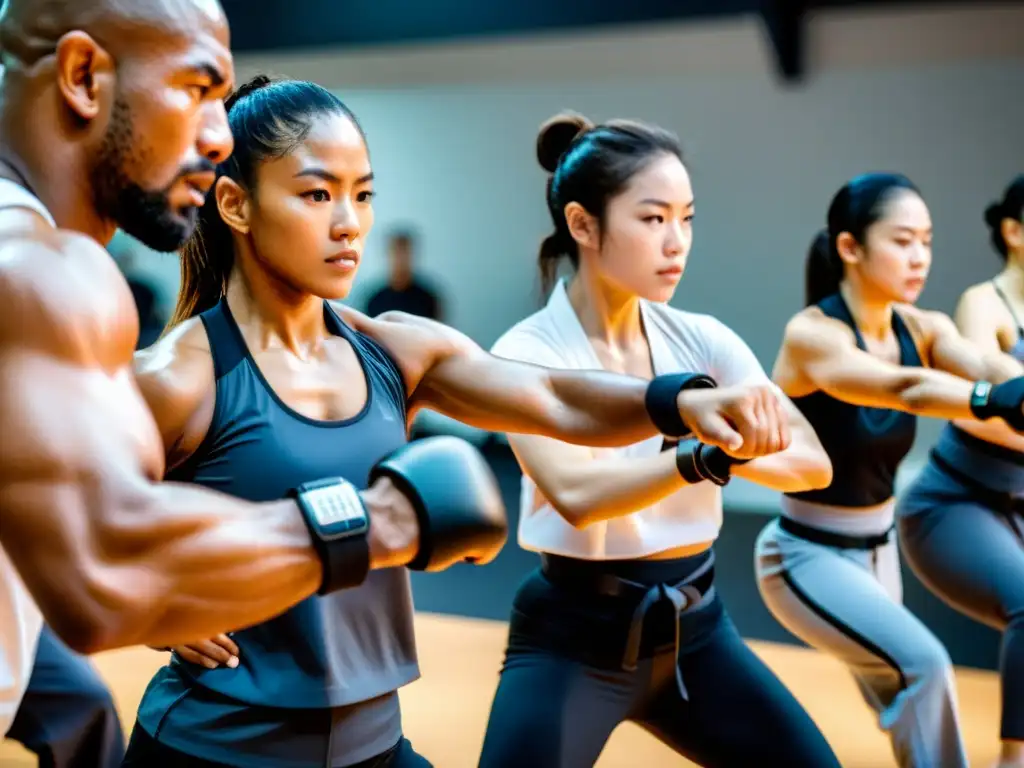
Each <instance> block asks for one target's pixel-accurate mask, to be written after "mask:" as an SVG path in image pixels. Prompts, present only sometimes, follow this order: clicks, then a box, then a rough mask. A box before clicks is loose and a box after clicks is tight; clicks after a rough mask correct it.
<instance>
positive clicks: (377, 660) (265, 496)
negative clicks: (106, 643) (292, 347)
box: [139, 301, 419, 768]
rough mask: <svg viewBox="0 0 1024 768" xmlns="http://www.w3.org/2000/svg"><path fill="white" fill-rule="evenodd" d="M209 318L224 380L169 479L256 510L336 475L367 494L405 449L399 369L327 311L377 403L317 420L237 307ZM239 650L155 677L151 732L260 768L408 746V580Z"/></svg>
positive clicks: (373, 581)
mask: <svg viewBox="0 0 1024 768" xmlns="http://www.w3.org/2000/svg"><path fill="white" fill-rule="evenodd" d="M201 317H202V321H203V324H204V325H205V327H206V332H207V335H208V337H209V340H210V347H211V350H212V354H213V364H214V370H215V376H216V405H215V408H214V414H213V420H212V423H211V424H210V429H209V432H208V433H207V435H206V438H205V440H204V441H203V443H202V444H201V445H200V447H199V449H198V450H197V451H196V452H195V454H194V455H193V456H192V457H191V458H190V459H189V460H188V461H187V462H186V463H184V464H183V465H182V466H181V467H179V468H177V469H175V470H174V471H172V472H170V473H169V474H168V478H167V479H168V480H173V481H178V482H189V483H197V484H199V485H204V486H207V487H209V488H214V489H216V490H218V491H223V492H225V493H229V494H231V495H233V496H238V497H242V498H245V499H249V500H252V501H272V500H275V499H281V498H284V497H285V496H286V494H287V493H288V492H289V490H290V489H292V488H295V487H296V486H298V485H300V484H302V483H304V482H308V481H311V480H316V479H319V478H322V477H328V476H342V477H345V478H346V479H348V480H350V481H351V482H353V483H354V484H355V485H356V486H357V487H365V486H366V482H367V478H368V476H369V472H370V469H371V468H372V467H373V466H374V464H376V463H377V462H378V461H379V460H380V459H381V458H382V457H384V456H386V455H387V454H389V453H391V452H392V451H394V450H395V449H396V448H398V447H399V446H401V445H402V444H404V443H405V442H406V393H405V384H404V382H403V380H402V376H401V373H400V371H399V369H398V367H397V366H396V364H395V362H394V361H393V360H392V359H391V357H390V356H389V355H388V353H387V352H386V351H385V350H384V349H383V348H382V347H381V346H380V345H379V344H377V343H376V342H375V341H373V340H372V339H370V338H368V337H366V336H364V335H362V334H360V333H357V332H355V331H354V330H352V329H351V328H349V327H348V326H347V325H345V323H344V322H342V320H341V319H340V318H339V317H338V316H337V315H336V314H335V313H334V312H333V311H332V310H331V308H330V307H329V305H328V304H327V303H326V302H324V319H325V321H326V322H327V327H328V328H329V329H330V331H331V332H332V333H333V334H335V335H338V336H343V337H344V338H346V339H347V340H348V341H349V342H350V343H351V344H352V347H353V348H354V350H355V352H356V355H357V356H358V358H359V361H360V363H361V365H362V370H363V375H364V376H365V377H366V381H367V400H366V405H365V406H364V407H363V409H362V410H361V411H360V412H359V413H358V414H357V415H355V416H353V417H352V418H350V419H346V420H344V421H332V422H323V421H316V420H314V419H310V418H307V417H305V416H303V415H302V414H300V413H297V412H296V411H294V410H293V409H291V408H289V407H288V406H287V405H286V404H285V403H284V402H283V401H281V399H280V398H278V397H277V395H276V394H275V393H274V391H273V390H272V389H271V387H270V386H269V385H268V383H267V381H266V380H265V379H264V377H263V375H262V374H261V373H260V370H259V368H258V366H257V365H256V363H255V362H254V361H253V359H252V356H251V355H250V353H249V350H248V348H247V346H246V344H245V341H244V339H243V338H242V334H241V331H240V330H239V328H238V326H237V324H236V323H235V321H234V319H233V317H232V316H231V312H230V310H229V309H228V306H227V303H226V302H224V301H222V302H221V303H220V304H218V305H217V306H216V307H214V308H213V309H211V310H209V311H207V312H205V313H203V315H202V316H201ZM338 385H339V386H344V382H339V383H338ZM256 544H257V542H256V541H255V540H254V545H256ZM253 557H259V549H258V546H254V549H253ZM197 639H199V638H197ZM233 639H234V641H235V643H237V645H238V647H239V666H238V668H237V669H230V668H228V667H224V666H222V667H219V668H218V669H213V670H210V669H206V668H205V667H201V666H196V665H193V664H189V663H187V662H185V661H184V660H182V659H180V658H177V657H176V656H175V657H172V659H171V662H170V664H169V665H168V666H166V667H164V668H163V669H162V670H161V671H160V672H159V673H158V674H157V676H156V677H155V678H154V680H153V681H152V682H151V683H150V686H149V688H148V689H147V691H146V694H145V697H144V698H143V701H142V704H141V707H140V710H139V722H140V724H141V725H142V727H144V728H145V729H146V730H147V731H148V732H149V733H150V735H152V736H155V737H156V738H157V739H158V740H159V741H160V742H162V743H164V744H166V745H168V746H170V747H172V748H173V749H176V750H179V751H182V752H186V753H187V754H190V755H193V756H195V757H199V758H202V759H205V760H212V761H216V762H223V763H228V764H231V765H240V764H241V765H245V766H253V767H254V768H258V767H259V766H267V767H268V768H286V767H287V768H290V767H292V766H294V767H295V768H309V767H310V766H324V765H328V766H345V765H351V764H353V763H356V762H360V761H362V760H365V759H367V758H369V757H372V756H374V755H377V754H380V753H381V752H384V751H385V750H387V749H389V748H390V747H392V746H393V745H394V744H395V743H396V742H397V741H398V740H399V739H400V737H401V718H400V715H399V709H398V695H397V693H396V690H397V689H398V688H399V687H400V686H403V685H406V684H408V683H409V682H411V681H413V680H415V679H416V678H417V677H418V676H419V667H418V664H417V660H416V647H415V643H414V638H413V604H412V595H411V590H410V585H409V576H408V571H407V570H406V569H404V568H395V569H389V570H384V571H373V572H372V573H371V574H370V576H369V578H368V579H367V580H366V582H365V583H364V584H363V585H361V586H360V587H357V588H355V589H349V590H344V591H341V592H337V593H335V594H332V595H328V596H326V597H316V596H314V597H310V598H308V599H306V600H304V601H303V602H301V603H299V604H298V605H296V606H295V607H293V608H292V609H290V610H288V611H286V612H285V613H283V614H282V615H280V616H278V617H277V618H275V619H272V620H270V621H268V622H265V623H263V624H260V625H258V626H255V627H251V628H248V629H243V630H240V631H238V632H235V633H234V635H233Z"/></svg>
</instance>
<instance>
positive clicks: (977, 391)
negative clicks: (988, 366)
mask: <svg viewBox="0 0 1024 768" xmlns="http://www.w3.org/2000/svg"><path fill="white" fill-rule="evenodd" d="M991 391H992V385H991V384H990V383H989V382H987V381H979V382H978V383H977V384H975V385H974V397H975V398H977V399H978V400H986V401H987V400H988V396H989V393H990V392H991Z"/></svg>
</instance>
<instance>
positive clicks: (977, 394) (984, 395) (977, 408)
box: [971, 381, 992, 420]
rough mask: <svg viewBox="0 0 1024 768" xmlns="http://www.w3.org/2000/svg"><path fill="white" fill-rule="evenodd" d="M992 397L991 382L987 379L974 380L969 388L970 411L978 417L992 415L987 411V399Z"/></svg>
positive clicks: (982, 417) (984, 417) (983, 417)
mask: <svg viewBox="0 0 1024 768" xmlns="http://www.w3.org/2000/svg"><path fill="white" fill-rule="evenodd" d="M991 397H992V384H991V383H990V382H988V381H978V382H975V384H974V388H973V389H972V390H971V413H973V414H974V415H975V416H976V417H978V418H979V419H982V420H984V419H987V418H990V417H991V416H992V414H991V413H988V410H989V408H988V406H989V399H990V398H991Z"/></svg>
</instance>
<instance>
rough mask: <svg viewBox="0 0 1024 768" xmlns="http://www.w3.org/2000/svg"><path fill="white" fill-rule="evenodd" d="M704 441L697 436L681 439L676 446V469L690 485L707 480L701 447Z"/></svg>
mask: <svg viewBox="0 0 1024 768" xmlns="http://www.w3.org/2000/svg"><path fill="white" fill-rule="evenodd" d="M703 445H704V443H702V442H701V441H700V440H697V439H696V438H690V439H689V440H681V441H680V442H679V444H678V445H677V446H676V471H677V472H679V476H680V477H682V478H683V480H685V481H686V482H687V483H689V484H690V485H696V484H697V483H699V482H701V481H702V480H706V479H707V476H706V475H705V474H704V466H703V462H702V461H701V459H700V449H701V447H703Z"/></svg>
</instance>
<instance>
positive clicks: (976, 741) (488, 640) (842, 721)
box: [0, 614, 1000, 768]
mask: <svg viewBox="0 0 1024 768" xmlns="http://www.w3.org/2000/svg"><path fill="white" fill-rule="evenodd" d="M505 629H506V628H505V624H504V623H501V622H493V621H480V620H473V619H464V618H456V617H451V616H438V615H429V614H421V615H419V616H418V618H417V633H418V645H419V648H420V658H421V666H422V670H423V677H422V678H421V679H420V680H419V681H417V682H416V683H413V684H412V685H410V686H409V687H407V688H405V689H404V690H403V691H402V694H401V697H402V706H403V711H404V716H403V720H404V723H405V730H406V734H407V735H408V737H409V738H410V739H411V740H412V743H413V744H414V745H415V746H416V748H417V750H418V751H420V752H421V753H422V754H423V755H424V756H426V757H427V758H428V759H430V760H431V761H432V762H433V763H434V765H436V766H437V768H475V766H476V758H477V756H478V754H479V749H480V744H481V742H482V740H483V732H484V726H485V723H486V720H487V711H488V708H489V706H490V701H491V696H492V695H493V693H494V688H495V686H496V684H497V673H498V669H499V666H500V663H501V658H502V652H503V650H504V642H505ZM751 645H752V647H753V648H754V650H755V651H756V652H757V653H758V654H759V655H760V656H761V658H763V659H764V661H765V662H766V663H767V664H768V665H769V666H770V667H771V668H772V669H773V670H774V671H775V673H776V674H778V675H779V677H781V678H782V680H783V682H784V683H785V684H786V685H787V686H789V688H790V690H792V691H793V693H794V694H795V695H796V696H797V698H798V699H800V701H801V702H802V703H803V705H804V706H805V707H806V708H807V710H808V711H809V712H810V713H811V715H812V716H813V717H814V719H815V720H816V721H817V723H818V725H819V726H820V727H821V729H822V731H823V732H824V734H825V736H826V737H827V738H828V739H829V741H830V742H831V744H832V746H833V748H834V749H835V750H836V752H837V754H838V755H839V758H840V760H841V761H842V764H843V765H844V766H846V767H847V768H885V766H893V765H895V763H894V761H893V759H892V755H891V753H890V750H889V744H888V741H887V740H886V738H885V737H884V736H883V735H882V733H881V732H880V731H879V730H878V727H877V723H876V719H875V716H874V714H873V713H872V712H871V711H870V710H869V709H868V708H867V706H866V705H865V704H864V702H863V700H862V699H861V698H860V694H859V693H858V691H857V689H856V687H855V685H854V683H853V682H852V681H851V679H850V677H849V676H848V674H847V673H846V671H845V670H844V669H843V667H842V666H840V665H839V664H838V663H837V662H835V661H834V660H832V659H831V658H828V657H827V656H823V655H821V654H819V653H816V652H814V651H809V650H806V649H804V648H799V647H795V646H788V645H772V644H767V643H752V644H751ZM165 660H166V654H160V653H156V652H154V651H150V650H148V649H137V648H132V649H127V650H122V651H114V652H111V653H106V654H101V655H99V656H96V657H95V662H96V666H97V667H98V669H99V670H100V672H101V674H102V675H103V677H104V679H106V680H107V681H108V683H109V684H110V686H111V690H112V691H113V692H114V695H115V697H116V699H117V702H118V706H119V707H120V710H121V715H122V718H123V720H124V723H125V728H126V729H128V728H130V727H131V724H132V722H133V721H134V714H135V711H136V709H137V708H138V704H139V698H140V697H141V695H142V691H143V689H144V688H145V686H146V683H147V682H148V681H149V678H150V676H151V675H152V674H153V673H154V672H155V670H156V669H157V668H158V667H159V666H160V665H161V664H163V663H164V662H165ZM957 683H958V687H959V694H960V706H961V716H962V724H963V730H964V736H965V738H966V740H967V745H968V749H969V751H970V758H971V760H970V764H971V765H972V766H979V767H980V768H985V767H986V766H989V765H991V764H992V763H993V761H994V760H995V758H996V754H997V750H998V742H997V738H998V732H999V726H998V723H999V699H1000V696H999V687H998V680H997V678H996V676H995V675H994V674H993V673H990V672H980V671H977V670H957ZM33 765H35V763H34V761H33V759H32V756H30V755H28V754H27V753H26V752H24V751H23V750H22V749H21V748H20V746H18V745H16V744H13V743H11V742H5V743H0V766H2V767H3V768H28V767H29V766H33ZM597 765H598V766H600V768H614V767H618V766H621V767H622V768H638V766H659V767H660V766H666V767H668V766H688V765H692V764H691V763H690V762H688V761H686V760H683V759H681V758H679V757H677V756H676V755H674V754H673V753H671V752H669V751H668V750H666V749H665V748H664V747H662V746H661V745H660V744H659V743H658V742H657V741H655V740H654V739H653V738H652V737H650V736H649V735H647V734H646V733H645V732H643V731H641V730H640V729H639V728H636V727H635V726H632V725H630V724H625V725H623V726H621V727H620V728H619V729H618V730H617V731H616V732H615V733H614V734H613V736H612V739H611V741H610V742H609V743H608V746H607V747H606V749H605V751H604V753H603V754H602V755H601V759H600V760H599V761H598V763H597Z"/></svg>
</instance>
